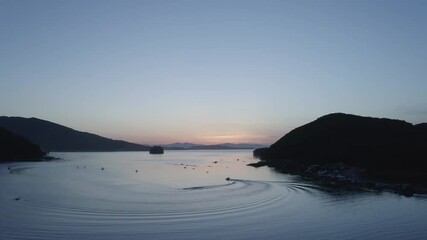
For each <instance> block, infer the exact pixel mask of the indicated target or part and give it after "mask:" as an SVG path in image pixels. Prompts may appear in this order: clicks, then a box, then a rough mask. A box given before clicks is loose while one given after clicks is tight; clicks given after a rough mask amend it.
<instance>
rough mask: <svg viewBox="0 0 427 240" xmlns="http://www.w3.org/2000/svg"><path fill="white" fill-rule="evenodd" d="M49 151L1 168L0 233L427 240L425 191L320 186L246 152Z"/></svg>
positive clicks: (43, 236)
mask: <svg viewBox="0 0 427 240" xmlns="http://www.w3.org/2000/svg"><path fill="white" fill-rule="evenodd" d="M52 155H54V156H56V157H61V158H62V160H59V161H52V162H43V163H13V164H2V165H0V185H1V186H0V187H1V189H2V191H1V194H0V204H1V206H2V207H1V208H0V216H1V218H2V219H1V221H0V238H1V239H76V238H81V239H119V238H123V239H152V238H155V239H313V238H314V239H374V238H385V239H423V238H424V239H425V238H426V237H427V229H426V228H425V222H427V211H425V210H426V209H427V201H426V198H425V197H422V196H418V197H411V198H407V197H402V196H399V195H395V194H391V193H375V192H362V191H354V190H353V191H349V190H343V189H333V188H326V187H324V186H318V185H315V184H312V183H310V182H308V181H304V180H302V179H300V178H299V177H297V176H290V175H286V174H280V173H276V172H275V171H273V170H271V169H269V168H267V167H263V168H252V167H247V166H246V164H248V163H250V162H254V161H256V160H255V159H253V158H252V156H251V151H249V150H244V151H243V150H242V151H240V150H239V151H167V152H166V153H165V154H164V155H149V154H148V153H146V152H125V153H123V152H122V153H53V154H52ZM8 166H11V168H12V170H11V171H9V170H8ZM102 169H103V170H102ZM228 177H229V178H230V179H229V180H228V181H227V180H226V178H228ZM17 198H19V200H16V199H17Z"/></svg>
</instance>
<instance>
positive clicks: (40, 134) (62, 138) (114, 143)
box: [0, 116, 150, 152]
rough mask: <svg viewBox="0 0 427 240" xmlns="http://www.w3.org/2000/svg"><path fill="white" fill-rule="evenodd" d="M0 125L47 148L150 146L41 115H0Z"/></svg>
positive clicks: (140, 148)
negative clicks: (114, 138) (76, 126)
mask: <svg viewBox="0 0 427 240" xmlns="http://www.w3.org/2000/svg"><path fill="white" fill-rule="evenodd" d="M0 127H3V128H5V129H7V130H9V131H11V132H13V133H16V134H18V135H20V136H23V137H25V138H27V139H29V140H30V141H31V142H33V143H35V144H37V145H39V146H40V147H41V149H42V150H44V151H48V152H51V151H58V152H67V151H76V152H79V151H148V150H149V149H150V147H149V146H145V145H140V144H135V143H130V142H126V141H121V140H113V139H109V138H105V137H101V136H98V135H95V134H92V133H87V132H81V131H77V130H74V129H72V128H69V127H65V126H62V125H59V124H56V123H53V122H49V121H46V120H42V119H38V118H23V117H6V116H2V117H0Z"/></svg>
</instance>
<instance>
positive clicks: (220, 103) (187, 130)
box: [0, 0, 427, 144]
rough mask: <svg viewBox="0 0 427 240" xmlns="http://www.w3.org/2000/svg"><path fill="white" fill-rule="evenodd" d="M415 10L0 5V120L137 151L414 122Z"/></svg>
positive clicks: (259, 4) (424, 70) (418, 81)
mask: <svg viewBox="0 0 427 240" xmlns="http://www.w3.org/2000/svg"><path fill="white" fill-rule="evenodd" d="M426 13H427V1H412V0H408V1H406V0H405V1H404V0H401V1H393V0H387V1H382V0H369V1H363V0H357V1H356V0H355V1H331V0H323V1H305V0H302V1H296V0H295V1H285V0H283V1H273V0H258V1H252V0H245V1H235V0H223V1H222V0H215V1H208V0H194V1H192V0H174V1H172V0H171V1H164V0H153V1H143V0H140V1H126V0H123V1H118V0H113V1H108V0H102V1H97V0H91V1H85V0H83V1H80V0H73V1H65V0H53V1H43V0H38V1H30V0H27V1H22V0H0V115H6V116H22V117H37V118H41V119H45V120H49V121H52V122H56V123H59V124H62V125H66V126H69V127H72V128H74V129H77V130H81V131H88V132H92V133H96V134H100V135H102V136H105V137H109V138H114V139H123V140H128V141H132V142H137V143H145V144H165V143H172V142H183V141H187V142H196V143H203V144H214V143H223V142H232V143H241V142H250V143H263V144H271V143H274V142H275V141H276V140H278V139H279V138H280V137H281V136H283V135H284V134H286V133H287V132H289V131H290V130H292V129H293V128H295V127H298V126H300V125H303V124H305V123H308V122H310V121H313V120H315V119H316V118H318V117H320V116H322V115H325V114H328V113H333V112H345V113H351V114H357V115H362V116H372V117H386V118H395V119H402V120H406V121H408V122H411V123H414V124H416V123H421V122H427V27H426V26H427V14H426Z"/></svg>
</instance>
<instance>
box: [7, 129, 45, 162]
mask: <svg viewBox="0 0 427 240" xmlns="http://www.w3.org/2000/svg"><path fill="white" fill-rule="evenodd" d="M45 155H46V153H45V152H43V151H42V150H41V149H40V147H39V146H37V145H36V144H34V143H32V142H31V141H30V140H28V139H26V138H23V137H21V136H19V135H16V134H14V133H12V132H10V131H8V130H6V129H4V128H0V162H9V161H37V160H40V159H41V158H43V157H44V156H45Z"/></svg>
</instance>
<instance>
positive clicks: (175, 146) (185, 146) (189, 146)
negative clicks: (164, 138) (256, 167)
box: [163, 142, 266, 150]
mask: <svg viewBox="0 0 427 240" xmlns="http://www.w3.org/2000/svg"><path fill="white" fill-rule="evenodd" d="M163 147H164V148H165V149H168V150H228V149H229V150H232V149H255V148H263V147H266V145H262V144H251V143H221V144H213V145H204V144H195V143H188V142H184V143H179V142H178V143H172V144H166V145H163Z"/></svg>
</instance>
